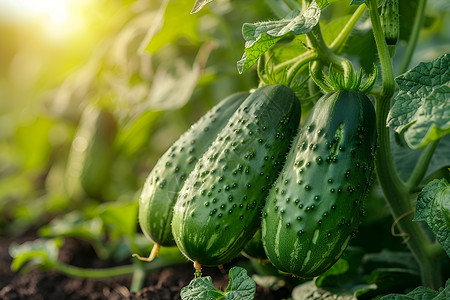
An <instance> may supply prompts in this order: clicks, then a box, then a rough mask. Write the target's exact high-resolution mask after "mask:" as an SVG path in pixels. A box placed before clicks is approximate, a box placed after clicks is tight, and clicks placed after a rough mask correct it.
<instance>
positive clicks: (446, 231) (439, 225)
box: [414, 179, 450, 257]
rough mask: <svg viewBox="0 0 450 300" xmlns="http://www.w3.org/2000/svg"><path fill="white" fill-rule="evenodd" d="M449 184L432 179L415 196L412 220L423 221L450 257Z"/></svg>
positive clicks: (444, 180)
mask: <svg viewBox="0 0 450 300" xmlns="http://www.w3.org/2000/svg"><path fill="white" fill-rule="evenodd" d="M449 199H450V184H449V183H448V182H447V180H446V179H441V180H438V179H436V180H433V181H432V182H430V183H429V184H427V185H426V186H425V187H424V188H423V189H422V191H421V192H420V193H419V196H418V197H417V206H416V213H415V215H414V221H425V222H426V223H427V224H428V226H430V228H431V230H432V231H433V232H434V234H435V236H436V239H437V240H438V242H439V243H440V244H441V245H442V246H443V247H444V249H445V251H446V252H447V255H448V256H449V257H450V201H449Z"/></svg>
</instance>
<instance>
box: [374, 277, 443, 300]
mask: <svg viewBox="0 0 450 300" xmlns="http://www.w3.org/2000/svg"><path fill="white" fill-rule="evenodd" d="M445 299H450V279H449V280H447V283H446V284H445V288H443V289H441V290H439V291H434V290H430V289H428V288H426V287H423V286H419V287H417V288H416V289H414V290H413V291H411V292H409V293H408V294H406V295H400V294H391V295H386V296H384V297H381V299H380V300H445Z"/></svg>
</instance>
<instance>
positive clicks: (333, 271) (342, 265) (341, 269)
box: [315, 258, 349, 287]
mask: <svg viewBox="0 0 450 300" xmlns="http://www.w3.org/2000/svg"><path fill="white" fill-rule="evenodd" d="M348 269H349V264H348V261H346V260H345V259H342V258H341V259H339V260H338V261H337V262H336V263H335V264H334V265H333V266H332V267H331V268H330V269H328V270H327V271H326V272H325V273H323V274H321V275H320V276H319V277H317V278H316V280H315V284H316V286H317V287H322V285H323V284H322V283H323V282H324V280H325V279H326V278H327V277H330V276H336V275H340V274H344V273H345V272H347V271H348Z"/></svg>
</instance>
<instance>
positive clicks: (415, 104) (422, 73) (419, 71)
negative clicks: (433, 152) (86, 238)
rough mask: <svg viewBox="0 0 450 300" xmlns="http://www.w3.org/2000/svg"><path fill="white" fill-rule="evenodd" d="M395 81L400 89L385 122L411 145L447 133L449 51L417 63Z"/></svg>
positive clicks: (449, 119) (449, 117)
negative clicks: (402, 133) (429, 60)
mask: <svg viewBox="0 0 450 300" xmlns="http://www.w3.org/2000/svg"><path fill="white" fill-rule="evenodd" d="M395 81H396V82H397V84H398V86H399V89H400V91H399V93H398V94H397V96H396V97H395V98H394V104H393V106H392V108H391V111H390V112H389V116H388V121H387V125H388V126H389V127H391V128H393V129H394V130H395V131H396V132H398V133H401V132H403V131H404V132H405V140H406V143H407V144H408V146H409V147H410V148H412V149H417V148H421V147H424V146H425V145H427V144H428V143H430V142H432V141H435V140H438V139H440V138H442V137H443V136H445V135H446V134H448V133H450V101H448V99H449V98H450V55H449V54H444V55H442V56H441V57H439V58H437V59H435V60H433V61H431V62H428V63H420V64H419V65H417V66H416V67H414V68H413V69H411V70H409V71H408V72H406V73H405V74H402V75H400V76H398V77H397V78H396V79H395Z"/></svg>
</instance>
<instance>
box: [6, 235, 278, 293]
mask: <svg viewBox="0 0 450 300" xmlns="http://www.w3.org/2000/svg"><path fill="white" fill-rule="evenodd" d="M35 238H36V236H35V235H33V234H27V235H25V236H23V237H20V238H4V237H0V299H3V300H18V299H37V300H39V299H43V300H44V299H45V300H52V299H58V300H61V299H95V300H100V299H109V300H115V299H130V300H132V299H152V300H160V299H164V300H165V299H168V300H169V299H181V298H180V290H181V288H182V287H184V286H186V285H188V284H189V282H190V281H191V280H192V279H193V267H192V266H191V265H189V264H185V265H178V266H175V267H166V268H164V269H161V270H158V271H153V272H149V273H147V277H146V280H145V284H144V288H143V289H142V290H141V291H139V292H137V293H133V292H130V284H131V275H129V276H121V277H114V278H106V279H82V278H73V277H68V276H65V275H62V274H60V273H58V272H55V271H40V270H37V269H32V270H31V271H30V272H28V273H26V274H22V273H21V272H17V273H16V272H13V271H12V270H11V268H10V265H11V261H12V258H11V256H10V255H9V253H8V248H9V245H10V244H11V243H13V242H14V243H18V244H21V243H23V242H25V241H28V240H33V239H35ZM59 259H60V260H61V261H63V262H65V263H70V264H72V265H78V266H80V267H83V265H85V266H87V267H90V268H96V267H98V268H106V267H111V266H114V265H113V264H112V263H111V262H105V261H101V260H99V259H97V258H96V257H95V254H94V252H93V250H92V249H91V248H90V247H89V245H87V244H84V243H82V242H80V241H77V240H72V239H68V240H67V241H66V243H65V245H64V246H63V247H62V248H61V250H60V258H59ZM231 267H232V266H224V269H222V270H220V269H218V268H204V269H203V270H202V271H203V275H204V276H211V277H212V279H213V282H214V285H215V286H216V287H218V288H221V287H222V288H223V289H224V288H225V287H226V286H227V285H228V275H227V274H228V271H229V268H231ZM255 299H265V300H270V299H278V297H276V296H275V295H274V294H272V293H271V291H270V290H269V289H267V288H263V287H260V286H257V290H256V295H255Z"/></svg>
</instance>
